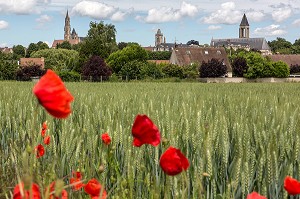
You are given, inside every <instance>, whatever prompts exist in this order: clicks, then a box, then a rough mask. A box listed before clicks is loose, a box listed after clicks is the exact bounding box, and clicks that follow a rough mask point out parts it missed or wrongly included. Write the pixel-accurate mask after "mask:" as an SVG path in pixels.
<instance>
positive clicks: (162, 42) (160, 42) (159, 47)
mask: <svg viewBox="0 0 300 199" xmlns="http://www.w3.org/2000/svg"><path fill="white" fill-rule="evenodd" d="M154 41H155V43H154V46H147V47H143V48H144V49H145V50H148V51H154V52H155V51H170V52H172V51H173V50H174V49H175V48H178V47H179V48H180V47H189V45H187V44H182V43H176V42H174V43H167V42H166V37H164V35H163V33H162V32H161V30H160V29H158V30H157V32H156V33H155V40H154Z"/></svg>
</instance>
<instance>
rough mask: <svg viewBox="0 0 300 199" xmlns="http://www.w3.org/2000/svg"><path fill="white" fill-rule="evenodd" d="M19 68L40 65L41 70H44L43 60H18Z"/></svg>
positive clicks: (42, 58)
mask: <svg viewBox="0 0 300 199" xmlns="http://www.w3.org/2000/svg"><path fill="white" fill-rule="evenodd" d="M19 65H20V66H32V65H40V66H41V68H45V59H44V57H41V58H20V62H19Z"/></svg>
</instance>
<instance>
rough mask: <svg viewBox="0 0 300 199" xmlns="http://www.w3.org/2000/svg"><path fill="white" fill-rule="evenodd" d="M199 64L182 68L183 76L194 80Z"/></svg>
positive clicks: (197, 73)
mask: <svg viewBox="0 0 300 199" xmlns="http://www.w3.org/2000/svg"><path fill="white" fill-rule="evenodd" d="M198 66H199V64H197V63H193V64H190V65H187V66H184V67H183V76H184V77H185V78H188V79H196V78H197V77H199V69H198V68H199V67H198Z"/></svg>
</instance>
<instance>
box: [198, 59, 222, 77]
mask: <svg viewBox="0 0 300 199" xmlns="http://www.w3.org/2000/svg"><path fill="white" fill-rule="evenodd" d="M226 73H227V66H226V65H224V64H223V61H219V60H218V59H214V58H212V59H211V60H209V61H208V62H204V61H203V62H202V64H201V65H200V67H199V74H200V77H222V76H225V74H226Z"/></svg>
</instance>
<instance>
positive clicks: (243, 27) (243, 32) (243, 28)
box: [239, 13, 250, 38]
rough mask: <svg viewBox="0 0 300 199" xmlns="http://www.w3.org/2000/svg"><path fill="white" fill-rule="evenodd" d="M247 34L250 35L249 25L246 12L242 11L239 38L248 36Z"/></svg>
mask: <svg viewBox="0 0 300 199" xmlns="http://www.w3.org/2000/svg"><path fill="white" fill-rule="evenodd" d="M249 35H250V26H249V23H248V20H247V17H246V14H245V13H244V16H243V18H242V21H241V24H240V30H239V38H249Z"/></svg>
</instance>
